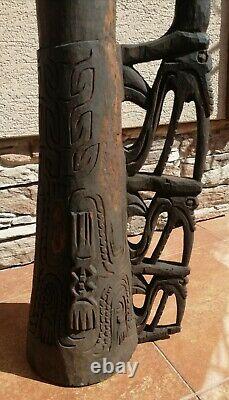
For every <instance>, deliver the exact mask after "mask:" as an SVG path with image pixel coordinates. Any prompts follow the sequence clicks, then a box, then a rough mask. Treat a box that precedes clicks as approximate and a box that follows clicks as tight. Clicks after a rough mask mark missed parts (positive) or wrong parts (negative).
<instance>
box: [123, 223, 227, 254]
mask: <svg viewBox="0 0 229 400" xmlns="http://www.w3.org/2000/svg"><path fill="white" fill-rule="evenodd" d="M204 224H205V223H204ZM204 224H203V225H201V226H199V225H197V226H196V231H195V236H194V245H193V249H194V250H195V249H199V248H202V247H204V246H206V244H207V243H213V242H216V241H218V240H219V238H218V237H217V236H216V235H215V234H214V232H213V233H212V232H211V231H210V230H208V229H205V225H204ZM160 236H161V233H160V232H155V233H154V235H153V238H152V242H151V245H150V248H149V251H148V253H147V256H148V257H150V256H151V254H152V252H153V250H154V249H155V247H156V245H157V243H158V241H159V239H160ZM224 239H226V237H224ZM130 240H131V242H132V243H138V242H139V240H140V237H139V236H135V237H132V238H131V239H130ZM182 247H183V232H182V228H177V229H174V230H173V232H172V233H171V235H170V237H169V240H168V242H167V244H166V246H165V248H164V250H163V253H162V255H161V259H164V260H168V261H180V260H181V254H182Z"/></svg>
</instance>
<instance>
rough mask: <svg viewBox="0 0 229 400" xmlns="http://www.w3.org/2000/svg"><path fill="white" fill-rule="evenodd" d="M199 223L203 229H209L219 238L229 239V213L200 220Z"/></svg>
mask: <svg viewBox="0 0 229 400" xmlns="http://www.w3.org/2000/svg"><path fill="white" fill-rule="evenodd" d="M198 225H199V226H200V227H202V228H203V229H205V230H208V231H209V232H211V233H212V234H213V235H215V236H216V237H218V238H219V239H224V240H225V239H229V214H227V215H226V216H225V217H219V218H215V219H211V220H209V221H204V222H199V223H198Z"/></svg>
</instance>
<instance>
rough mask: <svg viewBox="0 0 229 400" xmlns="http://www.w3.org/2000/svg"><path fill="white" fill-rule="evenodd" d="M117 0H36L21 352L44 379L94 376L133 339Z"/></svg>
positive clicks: (73, 380)
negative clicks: (36, 136)
mask: <svg viewBox="0 0 229 400" xmlns="http://www.w3.org/2000/svg"><path fill="white" fill-rule="evenodd" d="M115 3H116V2H115V0H37V16H38V28H39V42H40V50H39V52H38V64H39V93H40V172H39V193H38V210H37V236H36V257H35V270H34V281H33V291H32V298H31V308H30V319H29V326H28V340H27V354H28V359H29V362H30V364H31V365H32V367H33V368H34V369H35V371H37V373H38V374H39V375H40V376H41V377H43V378H44V379H46V380H48V381H50V382H53V383H56V384H58V385H63V386H83V385H89V384H93V383H96V382H99V381H101V380H103V379H105V378H107V375H106V374H104V373H103V372H102V371H101V372H99V373H97V374H95V373H93V371H92V369H91V365H92V363H93V362H95V361H97V362H99V363H100V364H102V360H103V358H107V360H108V361H111V362H113V363H116V362H119V361H128V360H129V359H130V357H131V355H132V353H133V351H134V349H135V347H136V345H137V333H136V322H135V317H134V314H133V311H132V281H131V267H130V258H129V251H128V248H127V239H126V206H125V204H126V187H125V186H126V169H125V160H124V152H123V148H122V140H121V101H122V99H123V82H122V74H121V70H120V65H121V62H120V58H119V57H120V56H119V52H118V50H117V46H116V41H115V8H116V4H115Z"/></svg>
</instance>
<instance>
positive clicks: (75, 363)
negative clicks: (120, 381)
mask: <svg viewBox="0 0 229 400" xmlns="http://www.w3.org/2000/svg"><path fill="white" fill-rule="evenodd" d="M28 342H29V346H28V350H27V358H28V361H29V363H30V365H31V367H32V368H33V370H34V371H35V372H36V373H37V374H38V375H39V376H40V377H41V378H42V379H44V380H45V381H48V382H50V383H52V384H55V385H58V386H64V387H82V386H89V385H93V384H96V383H99V382H102V381H104V380H106V379H108V378H110V377H111V376H112V373H109V374H108V373H103V372H102V371H101V372H99V373H94V372H93V365H92V364H93V363H94V362H97V363H99V365H100V366H102V365H103V362H104V361H103V360H106V361H107V362H111V363H112V365H114V366H115V365H116V364H117V363H119V362H128V361H129V360H130V358H131V357H132V354H133V352H134V350H135V348H136V345H137V340H136V335H133V336H130V337H128V339H127V340H126V341H124V342H123V343H122V345H120V346H119V349H118V352H117V353H113V354H110V353H109V352H108V353H107V354H106V353H104V354H103V358H101V359H100V358H98V357H97V356H96V355H94V357H93V356H92V355H91V353H88V357H86V356H85V354H84V357H80V355H79V354H77V351H73V350H72V349H71V348H69V349H67V348H63V349H61V348H60V347H56V346H52V347H50V346H46V345H43V344H42V343H40V341H39V340H38V339H37V338H35V337H34V336H33V335H32V334H30V333H29V334H28ZM31 349H32V351H31Z"/></svg>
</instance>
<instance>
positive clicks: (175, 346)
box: [0, 217, 229, 400]
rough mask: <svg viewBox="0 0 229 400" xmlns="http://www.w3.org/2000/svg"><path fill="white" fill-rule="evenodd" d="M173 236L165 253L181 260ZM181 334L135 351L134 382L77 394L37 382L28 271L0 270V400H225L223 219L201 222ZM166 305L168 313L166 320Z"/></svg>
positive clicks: (227, 253) (228, 245) (228, 379)
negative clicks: (30, 357) (28, 342)
mask: <svg viewBox="0 0 229 400" xmlns="http://www.w3.org/2000/svg"><path fill="white" fill-rule="evenodd" d="M179 247H180V246H179V234H178V231H175V232H174V235H173V237H172V239H171V241H170V243H169V246H168V249H167V251H166V253H167V254H166V255H167V256H168V257H169V258H171V259H174V258H175V259H176V258H178V257H179ZM191 269H192V273H191V276H190V284H189V297H188V305H187V310H186V314H185V319H184V323H183V331H182V333H181V334H179V335H175V336H173V337H172V338H171V339H170V340H168V341H164V342H162V341H161V342H157V343H156V344H144V345H141V346H138V349H137V350H136V352H135V354H134V356H133V360H134V361H138V362H139V368H138V370H137V373H136V375H135V377H134V378H131V379H130V378H128V377H127V376H126V375H119V376H114V377H112V378H111V379H109V380H108V381H106V382H103V383H102V384H99V385H95V386H91V387H89V388H82V389H67V388H60V387H55V386H53V385H49V384H46V383H44V382H41V381H40V380H39V378H38V377H37V376H36V375H35V374H34V373H33V372H32V371H31V369H30V367H29V366H28V364H27V362H26V358H25V336H26V324H27V318H28V309H29V305H28V302H29V297H30V291H31V279H32V266H27V267H23V268H18V269H12V270H5V271H1V272H0V276H1V288H0V300H1V304H0V398H1V399H2V400H3V399H4V400H8V399H9V400H17V399H20V400H22V399H23V400H31V399H33V400H57V399H58V400H70V399H71V400H84V399H85V400H92V399H93V400H95V399H98V398H99V399H100V400H116V399H123V400H135V399H136V400H137V399H139V398H140V399H141V400H145V399H147V400H148V399H150V400H181V399H182V400H190V399H199V400H229V218H228V217H225V218H219V219H215V220H212V221H208V222H203V223H199V224H198V226H197V232H196V241H195V247H194V251H193V255H192V260H191ZM171 313H172V304H171V305H169V306H168V311H167V315H166V316H165V318H168V317H169V316H171Z"/></svg>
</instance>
